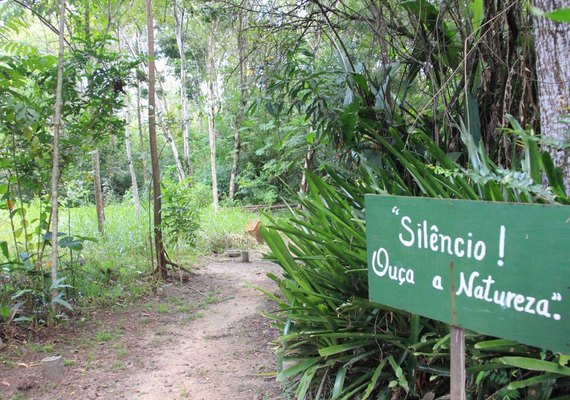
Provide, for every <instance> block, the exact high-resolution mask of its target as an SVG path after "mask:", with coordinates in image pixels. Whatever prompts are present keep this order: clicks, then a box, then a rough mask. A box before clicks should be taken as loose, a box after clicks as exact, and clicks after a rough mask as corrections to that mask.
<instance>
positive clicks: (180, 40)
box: [173, 0, 192, 175]
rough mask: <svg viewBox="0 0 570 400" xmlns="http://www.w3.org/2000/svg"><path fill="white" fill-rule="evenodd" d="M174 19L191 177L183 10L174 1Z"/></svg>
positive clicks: (185, 159) (185, 155) (187, 159)
mask: <svg viewBox="0 0 570 400" xmlns="http://www.w3.org/2000/svg"><path fill="white" fill-rule="evenodd" d="M173 6H174V19H175V21H176V43H177V44H178V53H179V54H180V102H181V103H182V139H183V142H184V167H185V171H186V174H187V175H192V163H191V161H190V126H189V124H188V122H189V121H190V116H189V113H188V98H187V96H186V53H185V52H184V32H183V28H184V8H183V7H182V8H181V9H180V15H178V6H177V2H176V0H175V1H174V2H173Z"/></svg>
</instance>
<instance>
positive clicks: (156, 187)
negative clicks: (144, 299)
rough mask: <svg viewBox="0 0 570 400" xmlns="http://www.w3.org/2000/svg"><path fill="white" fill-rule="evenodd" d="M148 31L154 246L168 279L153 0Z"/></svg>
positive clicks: (149, 3)
mask: <svg viewBox="0 0 570 400" xmlns="http://www.w3.org/2000/svg"><path fill="white" fill-rule="evenodd" d="M146 12H147V18H146V22H147V31H148V58H149V61H148V136H149V142H150V160H151V164H152V191H153V193H152V199H153V205H154V211H153V215H154V246H155V252H156V273H157V275H158V276H159V277H160V278H161V279H166V277H167V275H168V274H167V271H166V265H167V263H168V260H167V258H166V252H165V250H164V243H163V241H162V228H161V223H162V212H161V211H162V200H161V189H160V165H159V162H158V161H159V160H158V146H157V143H156V89H155V64H154V26H153V15H152V0H146Z"/></svg>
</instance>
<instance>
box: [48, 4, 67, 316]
mask: <svg viewBox="0 0 570 400" xmlns="http://www.w3.org/2000/svg"><path fill="white" fill-rule="evenodd" d="M64 32H65V0H60V8H59V52H58V56H57V83H56V89H55V116H54V121H53V150H52V151H53V154H52V164H51V251H52V252H51V281H52V285H54V286H55V282H57V260H58V242H57V237H58V233H59V232H58V224H59V213H58V211H59V207H58V184H59V140H60V136H61V125H62V120H61V108H62V103H63V101H62V86H63V55H64V52H65V34H64ZM57 296H58V290H57V288H56V287H54V288H53V289H52V292H51V300H52V311H55V310H54V309H55V302H54V300H55V299H56V298H57Z"/></svg>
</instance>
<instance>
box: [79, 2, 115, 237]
mask: <svg viewBox="0 0 570 400" xmlns="http://www.w3.org/2000/svg"><path fill="white" fill-rule="evenodd" d="M83 17H84V21H85V43H86V46H85V47H86V48H89V47H91V26H90V21H91V18H90V4H89V3H86V4H85V12H84V15H83ZM89 60H90V61H93V60H94V58H93V57H92V56H89ZM113 147H115V146H113ZM91 161H92V164H93V185H94V191H93V193H94V196H95V209H96V210H97V226H98V228H99V233H100V234H101V235H103V234H104V233H105V205H104V203H103V192H102V190H101V168H100V162H99V150H98V149H95V150H93V151H92V152H91Z"/></svg>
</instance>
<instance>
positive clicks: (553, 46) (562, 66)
mask: <svg viewBox="0 0 570 400" xmlns="http://www.w3.org/2000/svg"><path fill="white" fill-rule="evenodd" d="M535 5H536V6H537V7H538V8H540V9H542V10H544V11H545V12H548V11H553V10H555V9H558V8H562V7H567V6H568V2H567V0H536V1H535ZM534 36H535V49H536V70H537V75H538V92H539V100H538V101H539V106H540V132H541V135H542V137H543V138H545V139H550V140H552V141H555V142H558V143H564V144H566V148H563V149H558V148H556V147H555V146H550V147H549V148H548V151H549V153H550V155H551V156H552V159H553V161H554V165H556V166H557V167H559V168H560V169H561V170H562V176H563V180H564V186H565V189H566V194H570V148H569V147H568V145H569V142H570V134H569V133H568V123H567V122H564V121H563V117H564V115H565V114H566V115H567V114H568V105H569V99H568V94H569V92H570V57H569V56H568V55H569V54H570V24H568V23H563V22H554V21H551V20H549V19H547V18H545V17H542V16H539V17H536V18H535V20H534Z"/></svg>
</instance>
